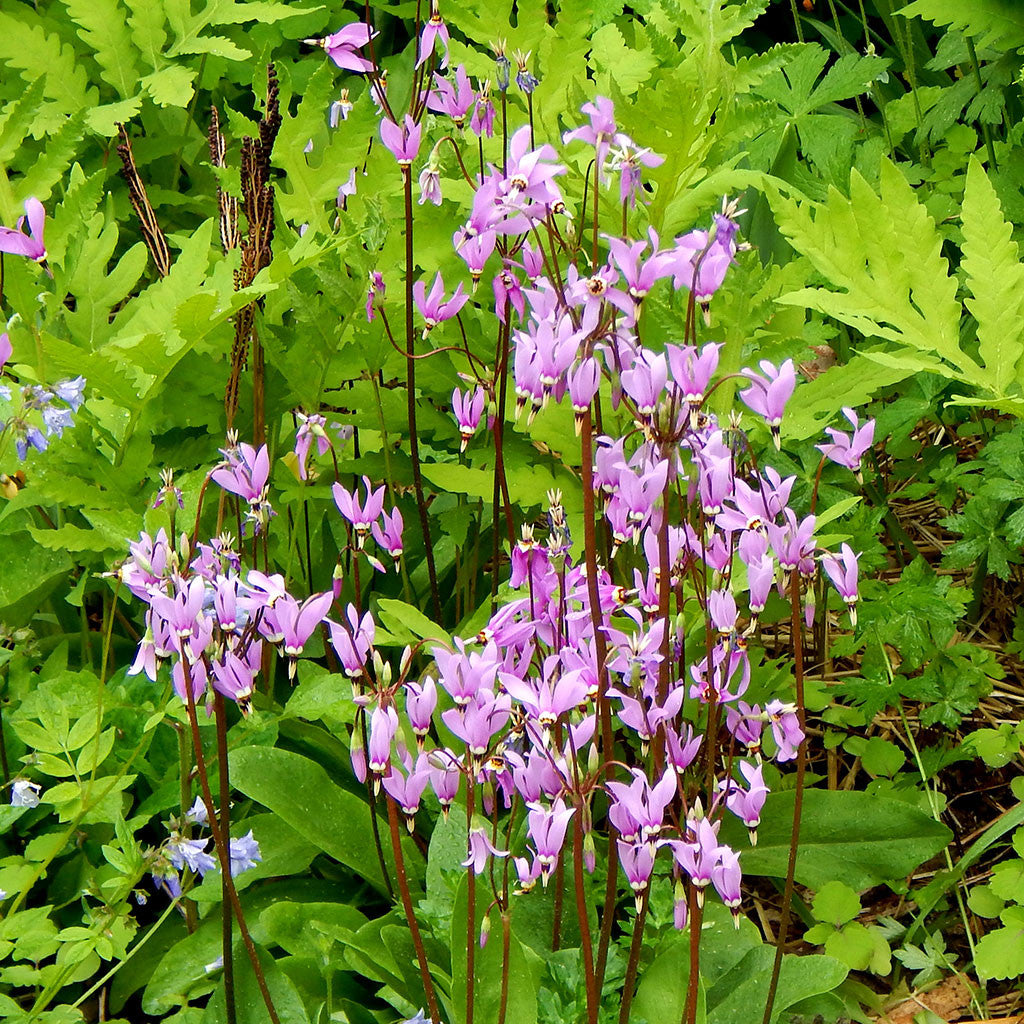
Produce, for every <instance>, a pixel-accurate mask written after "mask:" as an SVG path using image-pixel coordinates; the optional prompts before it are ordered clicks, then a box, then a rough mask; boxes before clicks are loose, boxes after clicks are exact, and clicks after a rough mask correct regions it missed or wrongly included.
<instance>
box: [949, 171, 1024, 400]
mask: <svg viewBox="0 0 1024 1024" xmlns="http://www.w3.org/2000/svg"><path fill="white" fill-rule="evenodd" d="M963 232H964V242H963V253H964V258H963V268H964V270H965V271H966V273H967V284H968V287H969V288H970V290H971V293H972V295H973V298H969V299H967V308H968V309H969V310H970V311H971V313H972V315H973V316H974V318H975V319H976V320H977V321H978V355H979V356H980V357H981V359H982V360H983V361H984V363H985V368H986V369H987V370H988V371H989V372H990V373H991V375H992V388H993V390H994V391H995V393H996V394H997V395H1003V394H1005V393H1006V391H1007V389H1008V387H1009V386H1010V384H1011V383H1012V382H1014V381H1017V380H1019V379H1020V378H1019V372H1018V365H1019V364H1020V362H1021V356H1022V355H1024V264H1021V263H1020V260H1019V255H1018V251H1017V243H1016V242H1014V241H1013V239H1012V237H1011V235H1012V232H1013V226H1012V225H1011V224H1008V223H1007V222H1006V220H1005V219H1004V218H1003V211H1002V209H1001V208H1000V205H999V198H998V196H997V195H996V192H995V189H994V188H993V187H992V184H991V182H990V181H989V180H988V177H987V176H986V174H985V172H984V170H983V169H982V166H981V164H980V163H978V161H977V160H976V159H974V158H972V159H971V162H970V164H969V166H968V169H967V187H966V189H965V191H964V205H963Z"/></svg>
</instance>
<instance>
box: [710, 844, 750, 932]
mask: <svg viewBox="0 0 1024 1024" xmlns="http://www.w3.org/2000/svg"><path fill="white" fill-rule="evenodd" d="M720 853H721V857H720V859H719V861H718V863H717V864H716V865H715V866H714V867H713V868H712V869H711V884H712V885H713V886H714V887H715V891H716V892H717V893H718V895H719V896H720V897H721V899H722V902H723V903H724V904H725V905H726V906H727V907H728V908H729V909H730V910H731V911H732V917H733V923H734V924H735V926H736V927H737V928H739V926H740V919H739V909H738V908H739V905H740V902H741V900H742V895H741V893H740V882H741V881H742V880H743V872H742V870H741V869H740V858H739V854H737V853H736V852H735V851H734V850H731V849H730V848H729V847H728V846H723V847H721V849H720Z"/></svg>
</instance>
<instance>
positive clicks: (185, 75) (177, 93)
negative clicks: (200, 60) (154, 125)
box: [139, 64, 199, 107]
mask: <svg viewBox="0 0 1024 1024" xmlns="http://www.w3.org/2000/svg"><path fill="white" fill-rule="evenodd" d="M198 73H199V71H198V69H195V68H184V67H181V65H179V64H172V65H171V66H170V67H166V68H161V69H160V70H159V71H154V72H153V73H152V74H151V75H146V77H145V78H143V79H142V81H141V82H139V85H140V86H141V87H142V88H143V89H145V90H146V92H147V93H149V95H150V97H151V98H152V100H153V102H154V103H155V104H156V105H157V106H158V107H187V106H188V105H189V103H190V102H191V100H192V93H193V91H194V90H193V85H192V83H193V82H194V81H195V78H196V75H197V74H198Z"/></svg>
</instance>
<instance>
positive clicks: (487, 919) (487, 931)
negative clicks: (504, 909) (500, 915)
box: [480, 914, 491, 949]
mask: <svg viewBox="0 0 1024 1024" xmlns="http://www.w3.org/2000/svg"><path fill="white" fill-rule="evenodd" d="M490 935H491V915H490V914H484V919H483V920H482V921H481V922H480V948H481V949H483V948H484V946H486V945H487V940H488V939H489V938H490Z"/></svg>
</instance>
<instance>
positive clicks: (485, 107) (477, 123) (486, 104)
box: [469, 80, 495, 139]
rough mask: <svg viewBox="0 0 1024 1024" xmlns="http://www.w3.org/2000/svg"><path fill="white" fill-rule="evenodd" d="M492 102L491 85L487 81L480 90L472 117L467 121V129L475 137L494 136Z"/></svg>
mask: <svg viewBox="0 0 1024 1024" xmlns="http://www.w3.org/2000/svg"><path fill="white" fill-rule="evenodd" d="M494 116H495V110H494V101H493V100H492V99H491V83H490V80H487V81H485V82H484V83H483V85H482V86H481V88H480V94H479V95H478V96H477V98H476V103H475V104H474V106H473V116H472V117H471V118H470V119H469V128H470V131H472V132H473V134H474V135H476V136H477V137H480V138H482V137H483V136H484V135H486V136H487V138H489V139H490V138H492V137H493V136H494Z"/></svg>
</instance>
